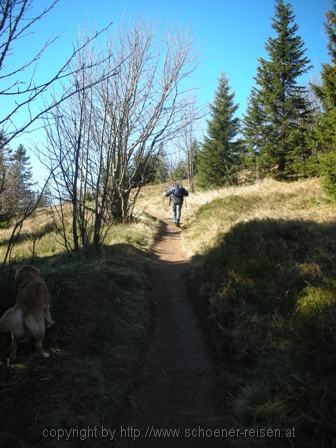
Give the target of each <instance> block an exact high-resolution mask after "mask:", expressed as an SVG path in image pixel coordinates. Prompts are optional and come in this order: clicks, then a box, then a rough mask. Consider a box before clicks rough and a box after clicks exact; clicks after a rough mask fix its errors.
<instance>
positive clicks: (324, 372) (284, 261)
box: [182, 179, 336, 448]
mask: <svg viewBox="0 0 336 448" xmlns="http://www.w3.org/2000/svg"><path fill="white" fill-rule="evenodd" d="M209 194H210V193H209ZM190 202H191V199H190ZM182 239H183V244H184V247H185V248H186V250H188V252H189V254H191V255H193V257H192V266H191V270H190V278H189V287H190V297H191V299H192V300H193V302H194V304H195V307H196V310H197V311H198V314H199V318H200V320H201V321H202V323H203V325H204V327H205V329H206V333H207V335H208V339H209V341H210V343H211V346H212V348H213V351H214V356H215V359H216V362H217V373H218V406H219V409H218V414H219V415H221V416H223V421H225V424H226V426H228V427H239V428H241V429H244V428H252V429H255V430H257V429H258V428H259V429H260V428H272V429H277V428H279V429H282V430H283V432H282V433H281V438H277V437H275V436H273V437H271V438H268V437H260V438H253V437H252V438H251V437H247V438H246V439H241V440H237V441H235V442H234V443H233V446H237V447H258V448H259V447H269V446H272V447H289V446H290V447H295V448H299V447H300V448H301V447H302V448H303V447H305V448H307V447H310V448H315V447H317V446H318V447H320V448H327V447H332V446H336V429H335V421H336V408H335V402H336V383H335V373H336V351H335V346H336V345H335V343H336V339H335V334H336V333H335V331H336V205H335V204H333V203H330V202H327V201H326V199H325V197H324V195H323V193H322V190H321V187H320V183H319V181H318V180H316V179H313V180H307V181H300V182H295V183H278V182H275V181H265V182H263V183H261V184H260V185H256V186H251V187H242V188H236V189H229V190H227V191H224V192H223V194H222V195H220V196H219V197H217V198H215V199H214V200H213V201H211V202H208V203H205V204H204V205H201V206H200V207H198V209H197V211H196V212H195V213H194V215H193V216H192V217H191V219H190V220H189V221H188V223H187V224H186V226H185V228H184V229H183V232H182ZM293 428H294V432H293V431H292V429H293ZM286 430H288V431H287V435H286Z"/></svg>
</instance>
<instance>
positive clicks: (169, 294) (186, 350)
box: [121, 221, 226, 447]
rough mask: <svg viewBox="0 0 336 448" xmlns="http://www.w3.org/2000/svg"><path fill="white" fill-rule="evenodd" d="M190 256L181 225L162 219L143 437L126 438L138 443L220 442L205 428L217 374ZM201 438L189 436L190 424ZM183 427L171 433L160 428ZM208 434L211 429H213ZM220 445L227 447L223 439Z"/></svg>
mask: <svg viewBox="0 0 336 448" xmlns="http://www.w3.org/2000/svg"><path fill="white" fill-rule="evenodd" d="M188 266H189V260H188V259H187V258H186V257H185V256H184V254H183V252H182V250H181V230H180V229H179V228H176V227H175V226H173V224H171V223H170V222H169V221H165V222H163V223H162V232H161V237H160V238H159V240H158V242H157V244H156V246H155V249H154V256H153V259H152V262H151V264H150V266H149V270H150V272H149V275H150V281H151V285H152V297H153V306H154V328H153V331H152V339H151V342H150V351H149V354H148V358H147V362H146V365H145V371H144V374H143V378H142V383H141V386H140V387H139V389H138V391H137V392H136V395H135V397H133V398H134V399H133V402H134V407H135V415H136V418H135V420H136V422H135V423H134V426H135V427H138V428H141V436H140V437H139V439H137V440H136V441H133V440H131V441H128V442H126V441H123V444H122V445H121V446H123V447H125V446H136V447H151V446H153V447H154V446H155V447H158V446H160V447H161V446H164V447H215V446H217V445H216V442H219V441H218V440H217V441H216V440H215V439H214V438H212V437H211V438H206V437H202V434H203V433H202V429H204V430H205V429H206V428H214V427H215V426H216V419H215V405H214V403H215V393H216V391H215V374H214V371H213V368H212V365H211V362H210V359H209V351H208V347H207V346H206V344H205V342H204V340H203V337H202V333H201V329H200V327H199V325H198V321H197V319H196V317H195V315H194V312H193V309H192V305H191V303H190V302H189V300H188V298H187V292H186V276H187V271H188ZM192 428H193V429H194V430H196V432H195V433H194V434H195V435H197V434H198V431H200V434H201V436H200V437H188V435H189V434H191V433H190V430H191V429H192ZM160 429H167V430H176V429H177V430H180V434H179V437H177V433H175V435H173V434H172V433H171V434H170V435H168V434H167V433H166V434H165V435H164V433H161V437H159V436H158V434H155V433H154V431H155V430H160ZM208 434H209V433H208ZM218 446H221V447H223V446H226V443H225V440H223V439H222V440H220V443H218Z"/></svg>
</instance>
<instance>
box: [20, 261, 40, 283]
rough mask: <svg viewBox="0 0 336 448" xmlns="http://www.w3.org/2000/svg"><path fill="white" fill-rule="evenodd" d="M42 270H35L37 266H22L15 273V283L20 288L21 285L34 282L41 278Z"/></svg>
mask: <svg viewBox="0 0 336 448" xmlns="http://www.w3.org/2000/svg"><path fill="white" fill-rule="evenodd" d="M39 273H40V270H39V269H37V268H35V266H30V265H26V266H22V268H19V269H17V270H16V272H15V283H16V286H18V287H20V285H24V284H26V283H27V282H28V281H30V280H32V279H33V278H36V277H38V276H39Z"/></svg>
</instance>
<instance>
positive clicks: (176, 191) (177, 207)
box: [163, 182, 189, 227]
mask: <svg viewBox="0 0 336 448" xmlns="http://www.w3.org/2000/svg"><path fill="white" fill-rule="evenodd" d="M188 195H189V193H188V191H187V190H186V189H185V188H183V187H182V185H180V184H179V183H177V182H174V186H173V187H172V188H171V189H170V190H168V191H167V192H166V193H164V194H163V196H165V197H166V196H170V199H171V202H172V204H173V219H174V223H175V224H176V225H177V227H180V218H181V209H182V205H183V198H184V196H188Z"/></svg>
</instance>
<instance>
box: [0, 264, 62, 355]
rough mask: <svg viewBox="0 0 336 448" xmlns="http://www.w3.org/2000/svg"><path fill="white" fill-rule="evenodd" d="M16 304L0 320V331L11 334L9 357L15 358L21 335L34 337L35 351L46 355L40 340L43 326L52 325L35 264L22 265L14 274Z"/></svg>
mask: <svg viewBox="0 0 336 448" xmlns="http://www.w3.org/2000/svg"><path fill="white" fill-rule="evenodd" d="M15 283H16V287H17V296H16V303H15V305H14V306H13V307H11V308H9V309H8V310H7V311H6V312H5V313H4V314H3V316H2V317H1V319H0V331H1V332H9V333H10V334H11V337H12V344H11V351H10V359H11V361H15V360H16V351H17V342H18V340H19V339H21V338H27V337H29V338H31V337H32V338H34V339H35V342H36V351H37V352H38V353H39V354H40V355H42V356H43V357H45V358H48V357H49V354H48V353H46V352H44V351H43V347H42V342H43V337H44V335H45V330H46V327H50V326H51V325H53V324H54V321H53V320H52V319H51V316H50V311H49V291H48V287H47V285H46V283H45V281H44V280H43V278H42V277H41V276H40V275H39V270H38V269H37V268H35V267H34V266H29V265H26V266H23V267H22V268H20V269H18V270H17V271H16V273H15Z"/></svg>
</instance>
